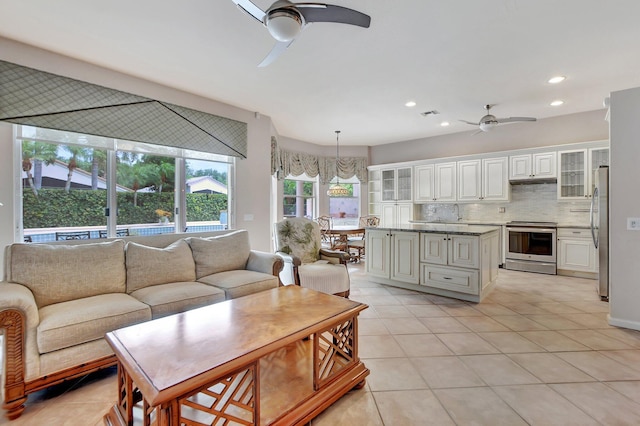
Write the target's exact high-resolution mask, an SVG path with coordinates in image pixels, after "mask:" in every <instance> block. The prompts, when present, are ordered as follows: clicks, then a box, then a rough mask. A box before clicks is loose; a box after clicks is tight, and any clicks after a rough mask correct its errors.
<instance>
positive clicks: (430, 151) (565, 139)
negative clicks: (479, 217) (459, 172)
mask: <svg viewBox="0 0 640 426" xmlns="http://www.w3.org/2000/svg"><path fill="white" fill-rule="evenodd" d="M605 112H606V111H605V110H597V111H589V112H583V113H579V114H570V115H563V116H559V117H552V118H546V119H543V120H538V121H537V122H535V123H529V122H527V123H513V124H505V125H501V126H499V127H497V128H495V129H493V130H492V131H490V132H486V133H478V134H476V135H473V136H472V134H473V133H474V132H475V131H474V130H472V131H470V132H464V133H455V134H451V135H442V136H435V137H431V138H424V139H416V140H412V141H406V142H401V143H394V144H387V145H378V146H373V147H371V158H370V161H371V164H386V163H397V162H401V161H411V160H418V159H429V158H442V157H453V156H457V155H470V154H481V153H484V152H498V151H509V150H513V149H521V148H538V147H544V146H551V145H564V144H568V143H577V142H587V141H597V140H606V139H609V126H608V124H607V122H606V121H605V119H604V117H605ZM469 127H471V126H469Z"/></svg>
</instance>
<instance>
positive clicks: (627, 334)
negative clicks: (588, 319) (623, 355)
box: [598, 328, 640, 349]
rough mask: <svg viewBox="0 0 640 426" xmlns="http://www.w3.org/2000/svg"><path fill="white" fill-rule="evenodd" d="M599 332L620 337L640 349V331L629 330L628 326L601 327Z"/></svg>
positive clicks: (615, 337)
mask: <svg viewBox="0 0 640 426" xmlns="http://www.w3.org/2000/svg"><path fill="white" fill-rule="evenodd" d="M598 333H601V334H604V335H605V336H609V337H613V338H614V339H618V340H620V341H622V342H624V343H626V344H627V345H629V346H632V347H634V348H636V349H640V331H637V330H629V329H626V328H609V329H600V330H598Z"/></svg>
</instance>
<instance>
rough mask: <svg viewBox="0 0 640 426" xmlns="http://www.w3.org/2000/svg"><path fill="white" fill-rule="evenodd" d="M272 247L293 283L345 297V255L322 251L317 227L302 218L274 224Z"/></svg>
mask: <svg viewBox="0 0 640 426" xmlns="http://www.w3.org/2000/svg"><path fill="white" fill-rule="evenodd" d="M274 237H275V245H276V251H277V254H278V255H280V256H282V258H283V259H284V262H285V269H288V268H292V270H293V271H292V273H293V280H294V284H296V285H299V286H302V287H306V288H310V289H312V290H317V291H320V292H323V293H328V294H334V295H337V296H343V297H349V289H350V281H349V272H348V271H347V262H348V261H349V257H350V256H349V254H348V253H345V252H341V251H335V250H328V249H324V248H322V245H321V244H322V243H321V241H322V239H321V236H320V227H319V226H318V224H317V223H316V222H314V221H312V220H309V219H305V218H291V219H284V220H282V221H280V222H278V223H276V224H275V229H274Z"/></svg>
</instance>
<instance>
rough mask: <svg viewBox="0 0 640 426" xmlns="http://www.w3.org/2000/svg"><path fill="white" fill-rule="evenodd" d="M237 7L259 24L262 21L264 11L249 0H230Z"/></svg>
mask: <svg viewBox="0 0 640 426" xmlns="http://www.w3.org/2000/svg"><path fill="white" fill-rule="evenodd" d="M231 1H232V2H234V3H235V4H236V6H238V8H239V9H241V10H244V11H245V12H247V13H248V14H249V15H250V16H252V17H254V18H255V19H256V20H257V21H259V22H260V23H262V22H263V20H264V15H265V11H264V10H262V9H260V8H259V7H258V6H256V5H255V4H253V3H252V2H251V1H250V0H231Z"/></svg>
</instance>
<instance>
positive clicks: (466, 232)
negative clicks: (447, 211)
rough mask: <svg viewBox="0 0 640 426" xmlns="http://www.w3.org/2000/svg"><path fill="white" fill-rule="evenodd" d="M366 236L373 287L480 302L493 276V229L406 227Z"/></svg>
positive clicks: (496, 249)
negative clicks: (388, 286) (393, 288)
mask: <svg viewBox="0 0 640 426" xmlns="http://www.w3.org/2000/svg"><path fill="white" fill-rule="evenodd" d="M365 235H366V248H367V260H366V271H367V275H368V277H369V279H370V280H371V281H373V282H377V283H380V284H385V285H390V286H394V287H401V288H405V289H409V290H416V291H422V292H425V293H430V294H436V295H439V296H446V297H452V298H456V299H461V300H466V301H470V302H480V301H481V300H482V299H483V298H484V297H485V296H486V295H487V294H489V292H490V291H491V289H492V287H493V285H494V284H495V282H496V278H497V277H498V264H499V262H500V260H499V258H500V238H499V235H500V227H498V226H483V225H468V224H440V223H424V224H423V223H411V224H402V225H396V226H391V227H385V228H367V230H366V234H365Z"/></svg>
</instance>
